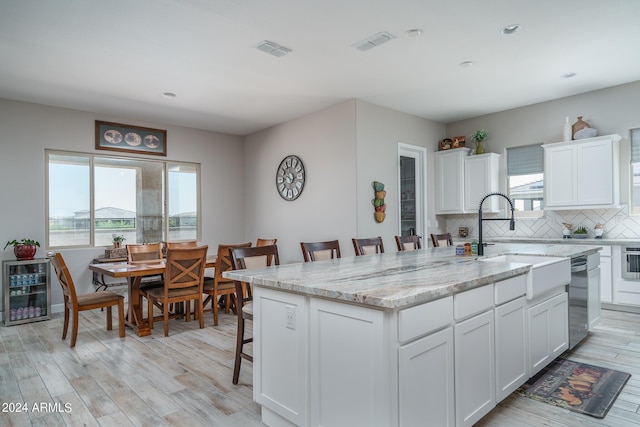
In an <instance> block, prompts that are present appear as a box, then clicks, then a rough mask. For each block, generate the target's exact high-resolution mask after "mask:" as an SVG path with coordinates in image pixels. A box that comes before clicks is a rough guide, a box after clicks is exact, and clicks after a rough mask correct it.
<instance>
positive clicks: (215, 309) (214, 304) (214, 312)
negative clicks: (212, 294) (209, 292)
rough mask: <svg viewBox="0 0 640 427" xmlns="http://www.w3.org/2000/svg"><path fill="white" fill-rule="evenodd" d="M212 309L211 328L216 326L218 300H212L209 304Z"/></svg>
mask: <svg viewBox="0 0 640 427" xmlns="http://www.w3.org/2000/svg"><path fill="white" fill-rule="evenodd" d="M211 306H212V307H213V326H218V298H214V299H213V301H212V302H211Z"/></svg>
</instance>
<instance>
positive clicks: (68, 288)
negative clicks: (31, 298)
mask: <svg viewBox="0 0 640 427" xmlns="http://www.w3.org/2000/svg"><path fill="white" fill-rule="evenodd" d="M49 261H50V262H51V265H52V266H53V270H54V271H55V273H56V277H57V278H58V282H59V283H60V286H61V287H62V294H63V295H64V296H65V297H67V298H69V299H70V300H71V303H72V304H73V306H74V307H77V306H78V296H77V294H76V287H75V284H74V283H73V279H72V278H71V273H70V272H69V268H68V267H67V264H66V263H65V261H64V258H63V257H62V254H61V253H55V254H54V255H53V256H52V257H50V258H49Z"/></svg>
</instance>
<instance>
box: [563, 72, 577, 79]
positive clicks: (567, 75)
mask: <svg viewBox="0 0 640 427" xmlns="http://www.w3.org/2000/svg"><path fill="white" fill-rule="evenodd" d="M575 75H576V73H564V74H563V75H562V78H563V79H570V78H571V77H575Z"/></svg>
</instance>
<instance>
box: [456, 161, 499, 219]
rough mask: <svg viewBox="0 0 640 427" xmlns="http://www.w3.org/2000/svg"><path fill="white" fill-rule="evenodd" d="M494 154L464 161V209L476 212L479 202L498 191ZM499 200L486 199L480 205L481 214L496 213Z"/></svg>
mask: <svg viewBox="0 0 640 427" xmlns="http://www.w3.org/2000/svg"><path fill="white" fill-rule="evenodd" d="M499 159H500V156H499V155H498V154H495V153H487V154H481V155H477V156H469V157H465V159H464V209H465V211H466V212H477V211H478V208H479V205H480V200H481V199H482V198H483V197H484V196H486V195H487V194H489V193H492V192H494V191H498V167H499V165H498V161H499ZM499 210H500V200H499V198H497V197H492V198H489V199H487V200H486V201H485V202H484V204H483V205H482V211H483V212H498V211H499Z"/></svg>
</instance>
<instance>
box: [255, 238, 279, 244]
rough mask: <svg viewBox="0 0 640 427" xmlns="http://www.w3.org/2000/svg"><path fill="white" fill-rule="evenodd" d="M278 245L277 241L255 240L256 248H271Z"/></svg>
mask: <svg viewBox="0 0 640 427" xmlns="http://www.w3.org/2000/svg"><path fill="white" fill-rule="evenodd" d="M276 243H278V239H260V238H258V240H256V246H271V245H275V244H276Z"/></svg>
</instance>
